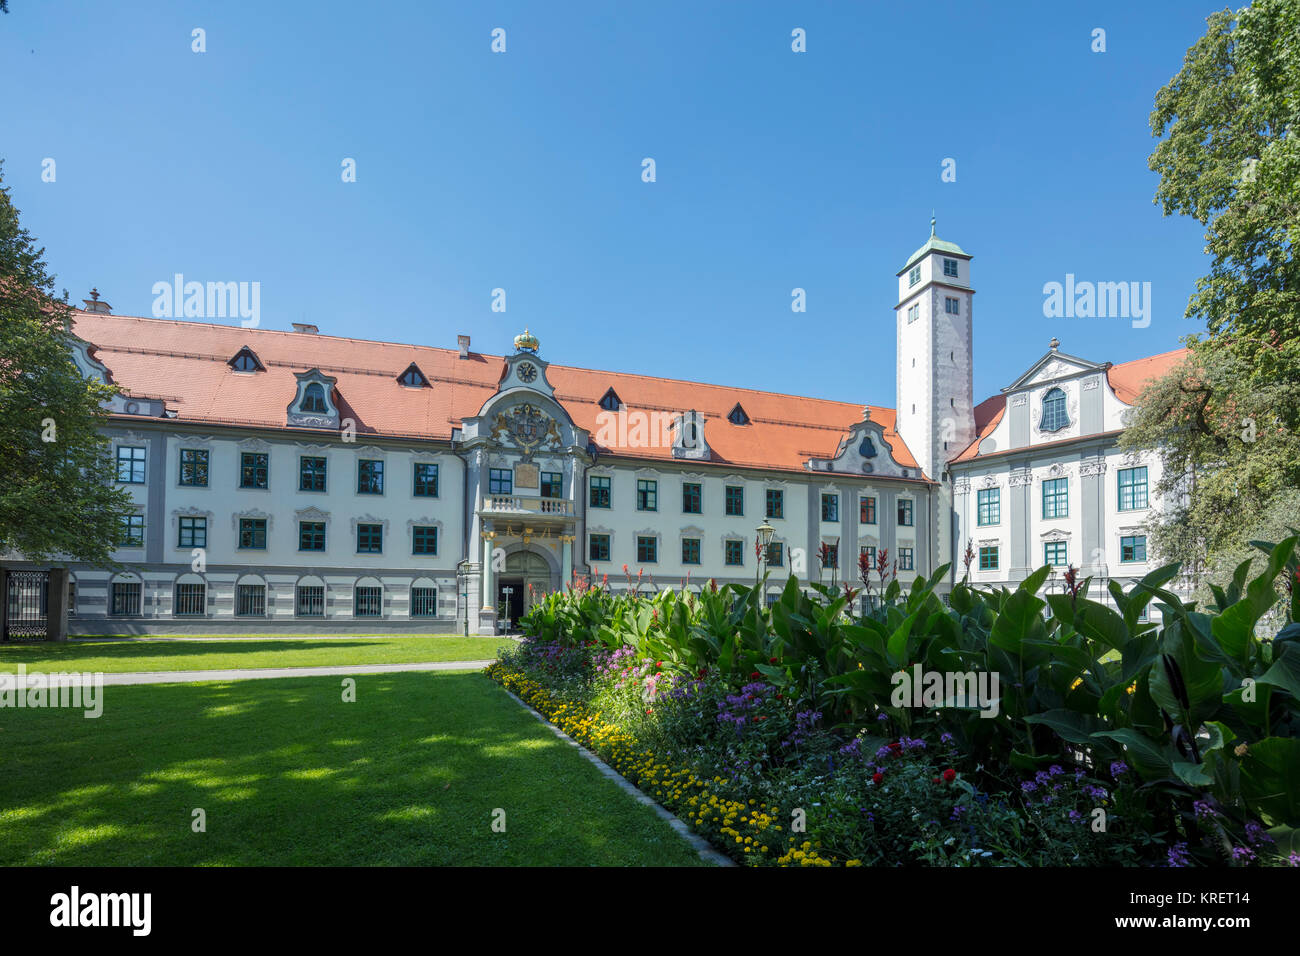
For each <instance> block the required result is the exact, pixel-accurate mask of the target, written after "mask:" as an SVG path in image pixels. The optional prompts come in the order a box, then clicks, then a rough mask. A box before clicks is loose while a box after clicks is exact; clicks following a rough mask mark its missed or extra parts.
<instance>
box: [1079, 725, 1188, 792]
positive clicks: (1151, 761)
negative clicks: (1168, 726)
mask: <svg viewBox="0 0 1300 956" xmlns="http://www.w3.org/2000/svg"><path fill="white" fill-rule="evenodd" d="M1095 736H1097V737H1104V738H1108V739H1110V740H1114V741H1117V742H1118V743H1120V744H1123V745H1124V754H1125V756H1126V757H1128V762H1129V763H1130V764H1132V765H1133V768H1134V769H1135V770H1137V772H1138V773H1139V774H1140V775H1141V777H1142V779H1144V780H1146V781H1147V782H1148V783H1150V782H1153V781H1156V780H1168V779H1170V778H1171V777H1173V776H1174V767H1173V755H1172V753H1171V752H1170V749H1169V748H1168V747H1165V746H1161V745H1159V744H1157V743H1156V742H1155V741H1154V740H1152V739H1151V738H1150V737H1147V736H1146V735H1145V734H1142V733H1140V732H1138V731H1136V730H1134V729H1132V728H1131V727H1121V728H1120V729H1118V730H1103V731H1100V732H1099V733H1097V734H1096V735H1095Z"/></svg>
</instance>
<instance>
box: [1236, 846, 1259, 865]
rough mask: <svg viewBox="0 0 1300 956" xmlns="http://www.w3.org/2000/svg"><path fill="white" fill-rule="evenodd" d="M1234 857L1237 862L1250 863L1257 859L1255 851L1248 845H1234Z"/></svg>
mask: <svg viewBox="0 0 1300 956" xmlns="http://www.w3.org/2000/svg"><path fill="white" fill-rule="evenodd" d="M1232 859H1233V860H1234V861H1236V862H1237V863H1249V862H1250V861H1251V860H1253V859H1255V851H1254V850H1252V849H1251V848H1250V847H1248V846H1234V847H1233V848H1232Z"/></svg>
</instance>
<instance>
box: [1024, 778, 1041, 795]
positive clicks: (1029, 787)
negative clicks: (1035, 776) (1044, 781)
mask: <svg viewBox="0 0 1300 956" xmlns="http://www.w3.org/2000/svg"><path fill="white" fill-rule="evenodd" d="M1020 789H1021V790H1022V791H1023V792H1025V793H1033V792H1034V791H1035V790H1037V789H1038V784H1036V783H1034V781H1032V780H1026V781H1025V782H1024V783H1022V784H1021V785H1020Z"/></svg>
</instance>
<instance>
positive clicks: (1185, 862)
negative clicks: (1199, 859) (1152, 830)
mask: <svg viewBox="0 0 1300 956" xmlns="http://www.w3.org/2000/svg"><path fill="white" fill-rule="evenodd" d="M1168 859H1169V865H1170V866H1191V865H1192V861H1191V860H1190V859H1189V858H1188V856H1187V844H1186V843H1175V844H1174V845H1173V846H1171V847H1170V848H1169V856H1168Z"/></svg>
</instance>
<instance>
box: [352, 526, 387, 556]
mask: <svg viewBox="0 0 1300 956" xmlns="http://www.w3.org/2000/svg"><path fill="white" fill-rule="evenodd" d="M383 552H384V526H383V525H382V524H359V525H357V554H383Z"/></svg>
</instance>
